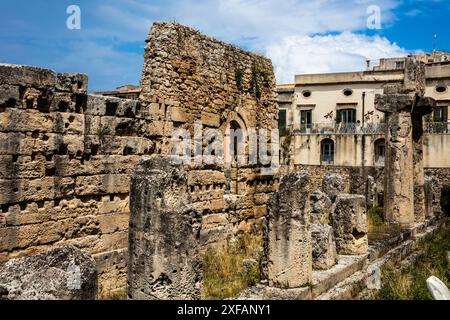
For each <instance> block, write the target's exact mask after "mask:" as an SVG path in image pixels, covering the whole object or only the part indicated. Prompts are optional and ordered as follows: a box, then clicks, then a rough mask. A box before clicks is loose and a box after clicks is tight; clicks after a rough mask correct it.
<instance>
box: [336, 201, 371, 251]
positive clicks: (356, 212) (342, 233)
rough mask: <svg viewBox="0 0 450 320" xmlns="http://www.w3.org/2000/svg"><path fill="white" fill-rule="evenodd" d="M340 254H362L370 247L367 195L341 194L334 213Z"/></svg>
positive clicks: (337, 245)
mask: <svg viewBox="0 0 450 320" xmlns="http://www.w3.org/2000/svg"><path fill="white" fill-rule="evenodd" d="M331 220H332V226H333V230H334V237H335V239H336V249H337V252H338V254H346V255H361V254H366V253H367V249H368V239H367V215H366V203H365V197H364V196H362V195H351V194H340V195H339V196H338V197H337V198H336V203H335V207H334V211H333V213H332V219H331Z"/></svg>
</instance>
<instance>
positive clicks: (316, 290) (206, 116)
mask: <svg viewBox="0 0 450 320" xmlns="http://www.w3.org/2000/svg"><path fill="white" fill-rule="evenodd" d="M423 72H424V71H423V67H422V66H421V65H419V64H417V63H415V62H413V61H410V60H408V61H407V63H406V68H405V72H404V74H405V75H404V81H403V82H402V83H397V84H395V85H387V86H386V88H385V94H384V95H380V96H378V97H377V101H376V102H377V108H378V110H381V111H383V112H385V113H386V121H387V128H388V129H387V132H386V141H387V152H386V167H385V169H384V181H385V183H384V187H381V186H380V183H379V180H380V179H383V172H382V169H380V170H378V171H377V170H372V171H370V172H369V170H366V169H364V170H363V169H361V170H359V169H358V170H356V171H354V172H352V173H351V175H342V174H338V173H336V172H332V170H331V169H330V167H327V166H323V167H321V168H319V169H317V171H320V172H322V173H323V174H320V177H319V178H317V176H318V175H314V177H313V172H308V173H306V172H302V171H299V172H287V173H286V174H283V175H281V174H279V173H277V172H276V170H275V171H274V167H273V166H272V165H273V164H274V163H273V162H275V164H277V162H278V149H277V147H278V136H274V134H273V133H274V132H275V133H277V132H276V130H274V129H276V127H277V105H276V103H275V90H274V88H275V87H274V86H275V78H274V72H273V67H272V64H271V61H270V60H269V59H267V58H265V57H262V56H258V55H255V54H253V53H249V52H246V51H243V50H241V49H239V48H237V47H234V46H232V45H229V44H225V43H223V42H221V41H218V40H215V39H212V38H209V37H207V36H204V35H202V34H200V33H199V32H197V31H196V30H193V29H191V28H188V27H184V26H181V25H178V24H167V23H156V24H154V26H153V28H152V30H151V32H150V34H149V37H148V39H147V44H146V47H145V59H144V68H143V71H142V80H141V87H142V94H141V96H140V98H139V100H126V99H118V98H111V97H103V96H98V95H92V94H88V93H87V82H88V78H87V76H86V75H82V74H76V73H62V74H57V73H55V72H53V71H51V70H46V69H39V68H33V67H25V66H14V65H4V64H2V65H0V168H1V170H0V173H1V175H0V205H1V212H0V239H1V240H0V299H1V298H4V299H27V298H36V299H95V298H96V296H97V289H98V291H99V295H100V296H107V295H108V294H114V293H117V292H124V291H126V292H127V297H128V299H201V298H202V289H203V288H202V287H203V283H202V281H203V280H202V265H201V258H202V253H203V252H205V250H206V249H207V248H210V247H221V246H226V245H227V244H228V243H229V242H230V241H232V240H235V239H237V238H238V237H239V236H240V235H242V234H247V233H253V234H255V235H258V236H260V237H262V238H263V240H264V250H263V258H262V263H261V264H262V265H261V267H262V281H261V283H259V284H258V285H256V286H254V287H252V288H249V289H248V290H245V291H244V292H243V293H242V294H241V296H240V297H241V298H243V299H254V298H257V299H283V298H284V299H344V298H352V297H354V296H356V295H357V294H358V293H359V292H361V291H363V290H364V289H365V288H366V287H367V286H368V284H367V280H368V279H370V281H372V280H373V279H374V278H375V275H377V274H379V272H380V270H381V268H383V266H384V265H386V261H388V260H394V259H397V260H401V259H403V258H404V254H405V253H406V252H410V251H411V250H412V249H411V248H413V247H414V245H415V243H416V241H418V239H420V237H423V236H424V235H425V234H427V233H430V232H432V231H433V228H434V225H433V223H435V222H436V221H437V219H438V218H437V215H436V213H437V212H439V203H438V201H439V200H438V199H439V194H440V188H441V185H440V182H439V181H438V180H439V179H437V178H435V177H428V176H426V175H425V173H424V169H423V151H422V143H423V141H422V140H423V138H422V134H423V128H422V118H423V116H424V115H425V114H428V113H429V112H431V110H432V109H433V107H434V102H433V101H432V100H431V99H429V98H425V97H424V84H423V82H424V75H423ZM213 129H216V130H217V131H215V132H219V133H220V136H222V137H223V140H222V139H220V138H219V137H218V136H214V137H211V132H212V131H211V130H213ZM259 130H265V131H266V133H267V144H265V145H263V146H264V148H262V147H261V144H259V142H261V141H262V140H264V139H262V138H261V135H259V136H257V138H256V140H257V141H256V144H255V141H254V140H255V139H254V138H255V131H259ZM181 132H184V133H183V134H185V135H184V136H181V135H182V134H181ZM236 132H239V134H236ZM186 133H187V134H186ZM186 135H187V136H188V137H186ZM186 138H190V139H186ZM185 141H188V143H187V144H182V143H183V142H185ZM180 143H181V144H180ZM218 145H219V146H222V147H223V148H222V149H223V152H216V150H219V149H220V148H218V149H216V147H217V146H218ZM180 146H181V147H180ZM178 147H180V148H178ZM255 150H258V151H259V152H256V153H255V152H254V151H255ZM255 154H256V159H255ZM210 156H212V157H211V158H210ZM217 158H221V159H223V160H224V161H216V160H214V161H210V159H217ZM274 158H275V159H276V161H272V160H273V159H274ZM267 159H269V161H267ZM271 159H272V160H271ZM271 161H272V162H271ZM275 168H276V166H275ZM291 169H293V168H289V170H291ZM294 169H295V168H294ZM282 172H283V171H282ZM369 173H370V174H369ZM281 176H282V177H281ZM280 177H281V180H280ZM349 177H350V178H349ZM380 177H381V178H380ZM279 181H281V183H279ZM381 189H382V191H383V193H384V204H385V206H384V210H385V213H384V216H385V217H384V218H385V220H386V222H387V223H388V224H389V225H390V226H391V225H393V226H400V227H401V229H403V231H401V233H399V234H397V235H395V237H394V238H390V239H389V240H388V241H386V242H385V243H381V242H378V243H376V245H374V244H373V243H372V244H371V243H369V237H368V222H367V208H370V207H371V206H372V205H373V204H374V203H376V202H377V200H376V197H378V196H379V191H380V190H381ZM436 225H437V223H436ZM393 244H394V245H395V247H393V246H394V245H393ZM66 246H69V247H66ZM73 246H74V247H73ZM75 247H76V248H78V249H76V248H75ZM79 250H82V253H81V252H80V251H79ZM32 253H33V255H32ZM34 253H37V255H35V254H34ZM90 256H92V257H93V259H94V260H93V259H92V258H91V257H90ZM18 257H19V258H18ZM94 261H95V268H94ZM243 264H245V266H246V268H247V269H248V266H255V265H256V264H258V262H257V261H253V260H252V261H250V260H247V261H245V263H244V262H243ZM74 274H76V275H79V277H78V276H77V277H76V278H73V275H74ZM97 278H98V279H97ZM74 279H75V280H74ZM78 280H80V281H78ZM370 283H372V282H370ZM373 283H376V281H373ZM80 287H81V288H82V291H83V292H81V291H80V289H79V288H80ZM71 288H75V289H71Z"/></svg>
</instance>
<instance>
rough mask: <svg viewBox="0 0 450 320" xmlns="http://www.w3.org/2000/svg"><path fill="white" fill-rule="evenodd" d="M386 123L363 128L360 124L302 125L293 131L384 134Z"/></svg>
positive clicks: (303, 132)
mask: <svg viewBox="0 0 450 320" xmlns="http://www.w3.org/2000/svg"><path fill="white" fill-rule="evenodd" d="M385 128H386V126H385V124H384V123H365V124H364V126H362V125H361V124H359V123H343V122H340V123H336V122H322V123H311V124H307V125H304V124H302V125H300V129H297V130H293V132H294V134H296V135H302V134H383V133H384V131H385Z"/></svg>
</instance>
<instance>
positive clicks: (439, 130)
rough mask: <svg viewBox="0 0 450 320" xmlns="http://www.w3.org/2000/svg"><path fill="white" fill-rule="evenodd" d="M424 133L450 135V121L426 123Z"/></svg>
mask: <svg viewBox="0 0 450 320" xmlns="http://www.w3.org/2000/svg"><path fill="white" fill-rule="evenodd" d="M424 131H425V133H428V134H450V121H448V122H426V123H425V124H424Z"/></svg>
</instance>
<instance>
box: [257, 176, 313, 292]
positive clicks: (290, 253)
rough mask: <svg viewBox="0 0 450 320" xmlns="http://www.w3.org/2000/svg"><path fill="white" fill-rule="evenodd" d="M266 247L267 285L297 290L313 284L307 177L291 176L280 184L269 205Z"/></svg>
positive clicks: (283, 179) (284, 178) (285, 177)
mask: <svg viewBox="0 0 450 320" xmlns="http://www.w3.org/2000/svg"><path fill="white" fill-rule="evenodd" d="M267 224H268V228H267V233H266V237H265V238H266V239H265V241H266V243H265V246H266V248H265V253H266V257H265V259H266V268H267V271H266V272H267V277H268V280H269V285H270V286H274V287H279V288H298V287H301V286H304V285H306V284H308V283H310V282H311V281H312V245H311V230H310V207H309V176H308V174H307V173H292V174H288V175H286V176H284V177H283V178H282V180H281V183H280V187H279V190H278V192H276V193H275V194H274V195H273V196H272V198H271V200H270V203H269V205H268V215H267Z"/></svg>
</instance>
